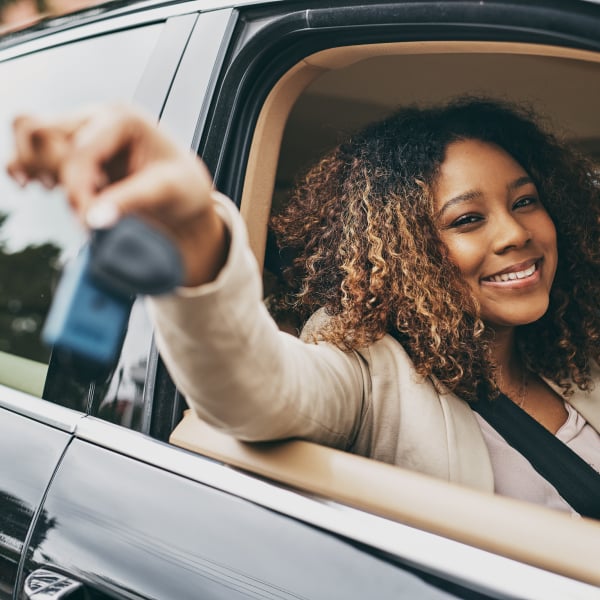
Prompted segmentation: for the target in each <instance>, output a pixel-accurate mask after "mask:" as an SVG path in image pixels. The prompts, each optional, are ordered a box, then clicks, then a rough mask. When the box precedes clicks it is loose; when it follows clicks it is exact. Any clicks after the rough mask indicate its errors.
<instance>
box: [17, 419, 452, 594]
mask: <svg viewBox="0 0 600 600" xmlns="http://www.w3.org/2000/svg"><path fill="white" fill-rule="evenodd" d="M86 421H88V420H87V419H86ZM90 427H92V428H93V427H94V424H93V420H92V422H89V421H88V423H87V424H86V428H87V429H88V430H89V428H90ZM99 427H100V429H101V431H102V434H103V435H104V432H105V431H109V430H108V429H106V427H107V426H106V425H105V424H102V425H99ZM117 435H118V436H119V438H120V442H121V443H122V442H124V441H126V438H127V437H128V436H131V438H130V444H131V445H133V444H135V443H138V442H141V443H142V444H143V446H144V448H145V449H146V451H147V452H148V454H151V453H152V447H151V445H152V444H156V445H157V446H159V447H158V450H159V451H160V453H161V454H162V456H163V458H164V457H166V458H167V459H168V460H171V461H177V459H178V455H181V454H184V455H186V456H185V458H187V453H185V452H184V451H182V450H177V449H174V448H169V447H167V446H165V445H164V444H162V443H160V442H153V441H151V440H148V439H146V440H143V441H141V440H140V439H139V437H137V436H138V434H135V433H134V432H122V433H119V434H117ZM107 441H108V440H107ZM125 445H127V444H125ZM195 460H197V461H198V462H199V463H202V462H204V461H206V459H203V458H200V457H198V458H196V459H195ZM219 468H221V469H224V470H227V471H228V469H226V468H225V467H219ZM44 515H45V516H46V518H45V520H44V521H43V522H42V521H40V522H39V523H38V526H37V527H36V529H35V531H34V535H33V538H32V545H31V547H30V548H29V552H28V554H27V560H26V564H25V569H24V576H28V575H30V574H31V573H32V572H34V571H36V570H37V569H40V568H44V569H50V570H55V571H56V572H60V573H63V574H65V575H67V576H68V577H70V578H72V579H74V580H76V581H79V582H81V583H83V584H84V585H85V586H86V587H87V589H88V590H89V591H90V592H93V593H95V594H97V595H98V596H97V597H100V598H104V597H107V598H129V597H144V598H169V599H172V600H176V599H182V600H183V599H189V598H202V599H209V598H211V599H213V598H214V599H230V600H231V599H235V598H240V599H242V598H257V599H258V598H263V599H270V598H273V599H274V598H290V599H291V598H294V599H298V598H315V599H317V598H322V599H330V598H336V597H342V598H349V599H351V598H356V599H358V598H361V599H362V598H366V597H368V596H369V589H371V590H372V589H373V588H372V586H373V585H374V584H375V582H376V583H377V589H378V597H380V598H402V597H406V598H431V599H438V598H440V599H442V598H447V597H449V596H447V595H446V594H445V593H443V592H441V591H439V590H437V589H436V588H434V587H430V586H429V585H427V584H426V583H424V582H423V581H421V580H420V579H419V578H418V577H416V576H415V575H413V574H410V573H407V572H405V571H404V570H402V569H399V568H397V567H395V566H394V565H392V564H389V563H387V562H385V561H383V560H380V559H378V558H376V557H374V556H371V555H370V554H368V553H366V552H364V551H361V550H360V549H359V548H356V547H354V546H353V545H351V544H348V543H346V542H345V541H343V540H342V539H339V538H337V537H335V536H332V535H329V534H327V533H325V532H322V531H320V530H318V529H316V528H313V527H310V526H307V525H305V524H302V523H300V522H298V521H295V520H292V519H289V518H288V517H286V516H284V515H280V514H278V513H276V512H273V511H271V510H269V509H266V508H263V507H261V506H258V505H256V504H253V503H251V502H248V501H245V500H243V499H240V498H237V497H235V496H232V495H230V494H228V493H225V492H222V491H219V490H217V489H214V488H211V487H208V486H207V485H204V484H202V483H199V482H197V481H193V480H192V479H190V478H188V477H183V476H181V475H178V474H176V473H173V472H170V471H168V470H166V469H163V468H159V467H156V466H152V465H151V464H148V463H146V462H144V461H143V460H140V459H135V458H133V457H129V456H124V455H122V454H120V453H118V452H115V451H113V450H111V449H109V448H103V447H100V446H98V445H97V444H95V443H92V442H89V441H86V440H82V439H76V440H74V441H73V443H72V444H71V445H70V446H69V449H68V450H67V452H66V454H65V457H64V459H63V461H62V462H61V465H60V467H59V469H58V471H57V474H56V476H55V478H54V479H53V481H52V484H51V487H50V490H49V492H48V495H47V497H46V500H45V503H44ZM131 590H135V595H134V596H131V592H130V591H131Z"/></svg>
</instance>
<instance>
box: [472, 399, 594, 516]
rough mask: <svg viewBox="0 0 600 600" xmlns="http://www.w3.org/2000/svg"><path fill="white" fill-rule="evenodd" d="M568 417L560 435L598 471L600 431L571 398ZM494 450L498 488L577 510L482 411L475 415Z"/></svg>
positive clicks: (555, 505) (538, 501)
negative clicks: (481, 414)
mask: <svg viewBox="0 0 600 600" xmlns="http://www.w3.org/2000/svg"><path fill="white" fill-rule="evenodd" d="M565 408H566V409H567V413H568V416H567V420H566V421H565V422H564V423H563V425H562V426H561V427H560V429H559V430H558V431H557V432H556V437H557V438H558V439H559V440H561V441H562V442H564V443H565V444H566V445H567V446H569V448H571V450H573V451H574V452H576V453H577V454H578V455H579V456H580V457H581V458H583V459H584V460H585V461H586V462H587V463H588V464H590V465H591V466H592V467H593V468H594V469H596V471H600V435H598V433H597V432H596V431H595V430H594V429H593V428H592V427H591V426H590V425H589V423H588V422H587V421H586V420H585V419H584V418H583V417H582V416H581V415H580V414H579V413H578V412H577V411H576V410H575V409H574V408H573V407H572V406H571V405H570V404H569V403H567V402H565ZM475 416H476V418H477V421H478V422H479V426H480V427H481V432H482V433H483V438H484V440H485V443H486V445H487V448H488V451H489V453H490V459H491V461H492V470H493V472H494V491H495V492H496V493H498V494H501V495H503V496H510V497H512V498H517V499H519V500H525V501H527V502H535V503H536V504H542V505H544V506H547V507H549V508H554V509H558V510H563V511H566V512H570V513H571V514H572V515H577V513H576V512H575V511H574V510H573V509H572V508H571V507H570V506H569V504H567V502H566V501H565V500H564V499H563V498H562V497H561V496H560V495H559V494H558V492H557V491H556V488H555V487H554V486H552V485H551V484H550V483H548V482H547V481H546V480H545V479H544V478H543V477H542V476H541V475H539V474H538V472H537V471H536V470H535V469H534V468H533V467H532V466H531V464H530V463H529V462H528V460H527V459H526V458H525V457H524V456H523V455H521V454H520V453H519V452H517V451H516V450H515V449H514V448H513V447H512V446H510V445H509V444H508V443H507V442H506V441H505V439H504V438H503V437H502V436H501V435H500V434H499V433H498V432H497V431H496V430H495V429H494V428H493V427H492V426H491V425H490V424H489V423H488V422H487V421H486V420H485V419H484V418H482V417H481V416H480V415H479V414H476V415H475Z"/></svg>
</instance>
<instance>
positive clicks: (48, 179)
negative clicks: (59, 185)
mask: <svg viewBox="0 0 600 600" xmlns="http://www.w3.org/2000/svg"><path fill="white" fill-rule="evenodd" d="M40 183H41V184H42V185H43V186H44V187H45V188H46V189H47V190H51V189H52V188H54V186H55V185H56V179H54V177H52V175H48V174H47V173H42V174H41V175H40Z"/></svg>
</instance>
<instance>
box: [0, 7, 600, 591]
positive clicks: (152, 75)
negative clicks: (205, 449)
mask: <svg viewBox="0 0 600 600" xmlns="http://www.w3.org/2000/svg"><path fill="white" fill-rule="evenodd" d="M592 6H593V5H592V4H590V3H588V2H581V1H574V2H571V3H570V4H568V3H567V2H564V1H563V2H561V1H559V2H553V3H546V4H545V5H544V4H542V3H539V2H531V3H518V2H508V1H505V2H495V3H480V2H473V1H461V2H442V3H440V2H402V3H391V2H382V3H377V4H375V3H357V2H352V1H349V2H346V3H344V2H342V1H340V0H336V1H333V2H329V3H327V5H324V3H322V2H316V1H309V2H301V1H294V2H284V1H279V0H274V1H270V2H269V1H267V2H256V1H255V0H248V1H244V0H240V1H238V2H235V1H227V0H194V1H190V2H162V1H151V2H139V3H109V4H107V5H106V6H99V7H95V8H93V9H89V10H86V11H82V12H80V13H78V14H76V15H73V16H67V17H64V18H62V19H61V18H57V19H53V20H50V21H48V22H47V23H43V24H40V26H38V27H37V28H35V27H34V28H32V29H31V30H28V31H25V32H22V33H19V34H15V35H11V36H8V37H7V38H5V39H4V40H0V69H1V66H2V63H3V62H6V61H11V60H13V59H15V58H19V57H24V56H27V55H35V54H36V53H41V55H43V53H44V52H46V51H47V50H48V49H51V48H57V47H63V46H65V47H66V46H68V45H69V44H70V43H72V42H77V40H91V41H92V43H93V40H95V39H100V38H101V37H102V36H104V35H107V34H110V33H111V32H127V31H129V30H135V29H138V28H141V27H144V26H149V27H153V26H159V27H160V28H161V29H160V32H159V33H158V35H157V40H156V44H155V45H154V46H153V51H152V52H150V53H149V55H148V60H147V62H146V63H145V66H144V68H143V69H141V70H140V73H139V77H140V79H139V83H138V85H137V88H136V91H135V93H134V95H133V100H134V101H135V102H136V103H137V104H138V105H140V106H142V107H144V108H145V109H146V110H147V111H148V112H149V113H150V115H151V116H152V117H154V118H157V119H158V118H159V117H162V119H161V126H162V127H164V128H166V129H167V130H169V131H170V132H171V133H172V134H173V135H174V136H175V138H176V139H177V141H178V142H179V143H181V144H183V145H186V146H189V147H190V148H192V149H193V150H198V149H200V150H201V152H202V153H205V156H206V158H207V162H208V164H209V167H211V169H212V170H213V173H214V174H215V176H216V181H217V185H218V186H219V188H220V189H222V190H223V191H224V192H226V193H228V194H230V195H231V196H232V198H233V199H234V200H235V201H236V202H238V204H239V203H240V201H241V196H242V190H243V188H244V174H245V171H246V167H247V159H248V154H249V151H250V146H251V143H252V135H253V131H254V126H255V124H256V122H257V120H258V118H259V112H260V110H261V109H262V106H263V102H264V100H265V98H266V97H267V96H268V94H269V93H270V91H271V89H272V87H273V85H274V84H275V83H276V82H277V81H278V79H279V77H280V76H281V75H282V74H283V73H286V72H287V71H288V70H289V69H290V68H292V67H293V66H294V64H296V62H297V61H299V60H303V58H304V57H305V56H306V55H307V54H311V53H314V52H317V51H319V50H321V49H327V48H330V47H332V46H343V45H345V44H361V45H364V44H369V43H381V42H402V41H411V42H414V41H417V42H419V41H428V40H438V41H440V40H471V41H472V40H488V39H489V40H494V41H519V42H523V43H525V42H534V41H535V42H536V43H541V42H543V43H546V44H556V45H560V46H563V47H573V48H585V49H587V50H590V51H594V50H598V49H599V48H600V42H599V41H598V39H599V38H598V37H597V36H596V33H597V32H598V22H600V15H599V13H598V11H597V10H595V12H594V13H593V14H594V15H595V18H594V19H591V20H586V15H587V14H588V13H589V14H592V13H591V12H589V11H591V10H592V8H591V7H592ZM511 11H512V12H511ZM0 77H1V71H0ZM0 81H1V80H0ZM136 81H137V80H136ZM129 339H130V340H131V343H132V345H133V346H135V351H136V352H137V354H136V356H137V358H136V359H135V361H137V362H136V366H137V367H139V368H138V369H137V380H136V382H135V383H136V385H137V389H136V394H137V395H136V396H135V398H134V401H132V403H135V402H138V400H139V399H140V398H141V399H142V400H141V402H142V406H141V409H140V410H141V411H142V413H143V414H142V416H141V418H140V420H139V424H136V425H135V426H134V425H132V424H131V423H125V422H124V421H122V422H121V426H118V425H112V424H109V423H106V422H104V421H102V420H99V419H96V418H94V417H93V416H86V414H85V413H91V414H98V412H99V407H100V406H101V404H102V401H103V400H106V399H107V398H108V399H109V400H110V399H111V398H112V396H111V393H112V392H111V390H113V391H114V400H115V404H117V400H118V398H117V391H118V389H119V386H120V385H121V383H122V380H121V379H119V377H115V378H113V380H112V381H111V382H110V385H109V392H108V393H107V394H105V395H104V396H102V395H101V393H100V391H99V388H94V387H91V388H88V389H87V390H86V391H84V392H82V393H80V395H79V398H78V402H77V405H76V408H77V409H78V410H70V409H69V408H65V407H64V406H59V405H58V404H63V405H65V406H73V405H72V404H71V403H69V402H67V400H66V391H65V383H67V384H68V383H69V382H68V378H67V380H65V379H64V377H65V375H64V374H63V373H60V372H55V371H54V370H53V367H52V365H51V368H50V372H51V375H52V377H54V376H56V378H55V379H53V384H52V385H50V386H48V385H47V386H46V392H45V393H44V395H45V397H46V398H48V399H50V400H52V402H55V403H58V404H53V403H51V402H48V401H46V400H40V399H38V398H33V397H32V396H31V395H28V394H25V393H21V392H16V391H15V390H12V389H9V388H7V387H3V386H0V417H1V420H0V456H2V463H1V464H2V466H1V472H0V480H1V481H2V483H1V484H0V485H1V486H2V487H1V488H0V600H4V598H6V599H8V598H15V599H16V598H21V597H22V595H21V593H22V588H23V584H24V580H25V578H26V577H27V576H28V575H29V574H31V573H32V572H34V571H35V570H36V569H38V568H49V569H51V570H54V571H56V572H58V573H62V574H65V575H67V576H69V577H72V578H74V579H75V580H77V581H79V582H81V583H83V584H84V585H85V586H86V587H87V589H88V591H90V592H91V593H92V595H93V597H95V598H164V599H169V600H179V599H181V600H183V599H185V600H187V599H188V598H196V597H198V598H200V597H201V598H235V597H240V598H242V597H243V598H248V597H251V598H327V599H329V598H337V597H344V598H365V597H372V596H374V595H375V594H376V596H377V597H378V598H400V597H406V598H411V599H413V598H442V597H446V596H447V594H446V593H444V592H442V591H441V590H440V589H439V588H438V587H436V586H440V587H442V588H444V589H446V590H447V591H448V593H455V594H456V595H458V596H459V597H469V598H540V599H541V598H543V599H544V600H547V599H548V598H557V599H560V600H565V599H569V598H573V599H575V598H581V599H582V598H593V597H595V595H596V590H595V589H594V588H592V587H591V586H588V585H585V584H582V583H580V582H577V581H574V580H571V579H567V578H564V577H561V576H558V575H556V574H553V573H549V572H546V571H543V570H540V569H536V568H533V567H530V566H528V565H525V564H523V563H520V562H517V561H513V560H509V559H506V558H503V557H502V556H498V555H496V554H493V553H491V552H483V551H481V550H478V549H477V548H474V547H472V546H469V545H467V544H461V543H459V542H456V541H453V540H450V539H447V538H445V537H443V536H441V535H435V534H431V533H427V532H425V531H421V530H419V529H416V528H413V527H408V526H406V525H403V524H401V523H398V522H393V521H390V520H387V519H384V518H381V517H376V516H374V515H371V514H368V513H366V512H363V511H359V510H356V509H352V508H349V507H348V506H344V505H341V504H339V503H335V502H331V501H329V500H327V499H323V498H319V497H315V496H312V495H309V494H306V493H302V492H301V491H298V490H292V489H289V488H288V487H286V486H282V485H281V484H278V483H277V482H273V481H268V480H265V479H263V478H261V477H256V476H252V475H249V474H244V473H241V472H239V471H237V470H235V469H232V468H230V467H228V466H226V465H222V464H219V463H217V462H214V461H212V460H209V459H207V458H204V457H200V456H198V455H194V454H192V453H190V452H187V451H184V450H182V449H179V448H175V447H174V446H171V445H168V444H166V443H163V442H160V441H158V440H157V439H153V438H152V437H150V436H149V435H144V434H149V433H151V431H152V427H151V421H152V420H153V419H154V418H160V416H161V415H165V414H169V415H170V416H169V418H172V416H173V414H174V413H173V412H169V411H168V409H169V407H170V405H171V404H172V403H175V402H178V401H180V398H179V397H178V396H177V394H176V393H174V391H173V390H174V388H173V385H172V383H170V384H168V385H163V384H159V383H157V381H158V378H159V377H162V378H163V379H162V381H163V382H164V381H168V375H167V374H166V373H165V372H164V368H162V367H161V363H160V359H159V357H158V356H157V353H156V349H155V348H153V349H151V331H150V330H149V329H148V327H147V324H145V325H144V326H143V327H141V328H136V327H133V326H132V328H131V332H130V337H129ZM126 345H127V342H126ZM124 362H125V363H126V364H129V365H131V364H132V362H133V359H131V360H130V359H127V360H126V361H124ZM161 369H162V370H161ZM110 386H112V387H110ZM105 392H106V390H105ZM78 393H79V392H78ZM137 408H140V406H139V405H137ZM123 425H124V426H123ZM136 428H138V429H139V430H140V431H142V432H143V433H138V432H137V431H131V430H130V429H136ZM165 439H166V438H165ZM15 465H18V468H15ZM34 522H35V528H32V527H31V525H32V523H34ZM11 528H13V529H12V530H15V531H17V534H16V535H14V536H11V535H10V531H11ZM7 536H8V537H7ZM25 548H27V551H26V552H23V550H24V549H25ZM19 565H21V567H22V572H21V573H20V572H19V568H20V567H19ZM413 571H414V572H416V574H417V575H414V574H413ZM17 577H19V582H18V584H17V585H16V586H15V581H16V579H17ZM427 579H429V580H430V581H431V583H432V585H429V584H428V583H425V580H427ZM13 588H14V589H13ZM373 590H376V592H374V591H373ZM2 594H4V595H2Z"/></svg>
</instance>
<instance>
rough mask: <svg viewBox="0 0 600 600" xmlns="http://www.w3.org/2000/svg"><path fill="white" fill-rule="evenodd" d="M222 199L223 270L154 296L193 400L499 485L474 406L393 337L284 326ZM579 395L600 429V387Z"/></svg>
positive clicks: (225, 420) (178, 378)
mask: <svg viewBox="0 0 600 600" xmlns="http://www.w3.org/2000/svg"><path fill="white" fill-rule="evenodd" d="M217 208H218V210H219V212H220V214H221V216H222V218H223V219H224V220H225V222H226V223H227V224H228V226H229V228H230V231H231V247H230V253H229V257H228V261H227V264H226V265H225V267H224V268H223V270H222V271H221V273H220V275H219V277H218V278H217V280H215V281H214V282H212V283H210V284H207V285H205V286H201V287H199V288H194V289H179V290H178V291H177V293H175V294H171V295H169V296H164V297H160V298H155V299H151V300H149V301H148V303H149V310H150V313H151V315H152V318H153V321H154V324H155V331H156V340H157V344H158V347H159V350H160V352H161V355H162V357H163V359H164V361H165V364H166V366H167V368H168V370H169V372H170V373H171V376H172V377H173V379H174V381H175V383H176V384H177V386H178V388H179V389H180V390H181V391H182V393H183V394H184V395H185V397H186V399H187V402H188V403H189V405H190V406H191V408H192V409H193V410H194V411H196V413H197V414H198V415H199V416H200V417H201V418H202V419H204V420H206V421H207V422H209V423H210V424H212V425H213V426H216V427H218V428H220V429H222V430H224V431H226V432H228V433H230V434H232V435H234V436H236V437H238V438H240V439H243V440H248V441H250V440H254V441H258V440H274V439H285V438H293V437H298V438H303V439H307V440H310V441H314V442H317V443H322V444H325V445H328V446H333V447H336V448H340V449H345V450H349V451H352V452H355V453H358V454H361V455H364V456H368V457H370V458H374V459H376V460H381V461H384V462H387V463H392V464H397V465H401V466H403V467H406V468H409V469H414V470H416V471H420V472H422V473H425V474H428V475H432V476H434V477H439V478H442V479H445V480H448V481H453V482H456V483H460V484H464V485H467V486H470V487H473V488H477V489H480V490H486V491H489V492H493V489H494V479H493V473H492V467H491V463H490V459H489V455H488V451H487V448H486V445H485V442H484V440H483V437H482V434H481V431H480V428H479V425H478V423H477V421H476V419H475V416H474V413H473V411H472V410H471V409H470V407H469V405H468V404H467V403H466V402H464V401H463V400H461V399H460V398H458V397H457V396H455V395H454V394H451V393H446V394H444V393H439V392H438V391H437V390H436V388H435V387H434V385H433V384H432V382H431V381H429V380H422V379H419V378H418V376H417V375H416V373H415V371H414V367H413V365H412V362H411V360H410V359H409V357H408V356H407V354H406V352H405V351H404V349H403V348H402V346H401V345H400V344H398V342H397V341H396V340H394V339H393V338H392V337H390V336H385V337H384V338H383V339H381V340H379V341H378V342H376V343H374V344H373V345H371V346H370V347H368V348H365V349H363V350H361V351H358V352H349V353H345V352H342V351H340V350H339V349H337V348H335V347H333V346H331V345H329V344H324V343H320V344H312V343H305V342H304V341H302V340H300V339H298V338H296V337H293V336H291V335H288V334H286V333H283V332H281V331H279V329H278V327H277V325H276V324H275V322H274V321H273V320H272V319H271V317H270V315H269V314H268V312H267V310H266V309H265V307H264V304H263V301H262V279H261V275H260V271H259V268H258V266H257V264H256V261H255V259H254V256H253V255H252V253H251V251H250V249H249V246H248V243H247V235H246V230H245V225H244V223H243V221H242V219H241V217H240V215H239V213H238V212H237V209H236V208H235V206H234V205H233V203H231V202H230V201H229V200H228V199H227V198H225V197H220V198H219V201H218V206H217ZM569 401H570V402H571V403H572V404H573V405H574V406H575V407H576V408H577V410H579V412H580V413H581V414H582V415H583V416H584V417H585V418H586V419H587V420H588V422H589V423H590V424H591V425H592V426H593V427H594V428H595V429H596V430H597V431H600V389H599V390H596V391H594V392H592V393H582V392H576V393H575V395H574V396H573V397H572V398H571V399H570V400H569Z"/></svg>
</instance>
